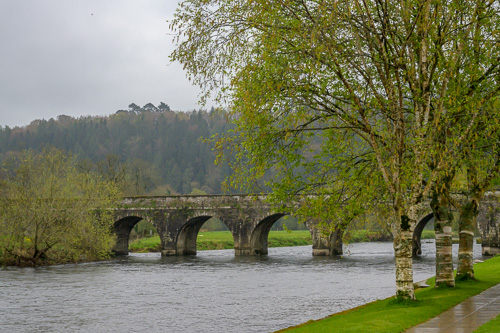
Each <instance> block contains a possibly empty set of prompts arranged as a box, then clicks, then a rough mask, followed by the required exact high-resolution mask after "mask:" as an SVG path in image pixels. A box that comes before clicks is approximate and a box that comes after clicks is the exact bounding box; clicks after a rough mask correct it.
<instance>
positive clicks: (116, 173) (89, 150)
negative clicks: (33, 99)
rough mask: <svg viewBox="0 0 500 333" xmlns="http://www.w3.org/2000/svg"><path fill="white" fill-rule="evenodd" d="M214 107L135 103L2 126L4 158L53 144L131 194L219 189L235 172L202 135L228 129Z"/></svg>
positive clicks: (214, 191) (0, 136)
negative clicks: (107, 111)
mask: <svg viewBox="0 0 500 333" xmlns="http://www.w3.org/2000/svg"><path fill="white" fill-rule="evenodd" d="M229 126H230V125H228V123H227V122H226V119H225V116H224V115H223V114H220V113H218V112H215V111H214V110H213V109H212V110H211V111H210V112H207V111H192V112H174V111H171V110H170V108H169V107H168V105H166V104H164V103H161V104H160V105H159V106H158V107H155V106H154V105H153V104H151V103H148V104H146V105H145V106H144V107H142V108H141V107H138V106H137V105H136V104H130V106H129V109H128V110H119V111H117V112H116V113H115V114H112V115H110V116H84V117H79V118H73V117H70V116H66V115H61V116H58V117H57V119H49V120H34V121H32V122H31V123H30V124H29V125H27V126H23V127H14V128H9V127H2V126H0V162H1V161H5V160H6V159H7V158H8V157H9V156H11V155H12V154H16V153H18V152H20V151H22V150H24V149H31V150H34V151H41V150H42V149H43V148H45V147H47V146H53V147H56V148H58V149H61V150H63V151H65V152H68V153H71V154H72V155H74V156H76V157H77V158H78V161H79V164H80V165H81V167H82V168H86V169H94V170H96V171H97V172H100V173H102V175H103V176H105V177H107V178H111V179H113V180H116V181H118V182H120V183H121V184H122V186H123V191H124V194H125V195H168V194H205V193H206V194H217V193H221V182H222V181H223V180H224V178H225V177H226V175H228V174H229V173H230V169H229V168H228V166H227V165H223V166H217V165H215V164H214V160H215V153H214V152H213V151H212V147H211V145H210V144H208V143H205V142H203V141H202V140H201V139H200V138H202V137H203V138H209V137H210V136H211V135H213V134H214V133H222V132H226V131H227V130H228V127H229Z"/></svg>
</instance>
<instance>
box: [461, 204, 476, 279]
mask: <svg viewBox="0 0 500 333" xmlns="http://www.w3.org/2000/svg"><path fill="white" fill-rule="evenodd" d="M477 210H478V204H477V200H476V199H472V200H470V201H469V202H467V203H465V204H464V205H462V207H460V219H459V224H458V227H459V247H458V267H457V277H456V279H457V280H466V279H474V262H473V254H474V253H473V251H474V250H473V249H474V226H475V224H476V216H477Z"/></svg>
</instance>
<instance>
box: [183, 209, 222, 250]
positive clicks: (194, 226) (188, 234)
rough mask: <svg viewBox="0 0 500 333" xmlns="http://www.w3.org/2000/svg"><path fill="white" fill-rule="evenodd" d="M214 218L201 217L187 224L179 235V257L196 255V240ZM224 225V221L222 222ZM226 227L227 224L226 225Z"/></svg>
mask: <svg viewBox="0 0 500 333" xmlns="http://www.w3.org/2000/svg"><path fill="white" fill-rule="evenodd" d="M212 217H214V216H209V215H201V216H197V217H194V218H192V219H190V220H189V221H188V222H186V223H185V224H184V225H183V226H182V228H181V229H180V231H179V234H178V235H177V255H195V254H196V239H197V238H198V233H199V232H200V229H201V227H202V226H203V224H205V222H207V221H208V220H209V219H211V218H212ZM222 223H224V221H222ZM224 224H225V225H226V226H227V224H226V223H224Z"/></svg>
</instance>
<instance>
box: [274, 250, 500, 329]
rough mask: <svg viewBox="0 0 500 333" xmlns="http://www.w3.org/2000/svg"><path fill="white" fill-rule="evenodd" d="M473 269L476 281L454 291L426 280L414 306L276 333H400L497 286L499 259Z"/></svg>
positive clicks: (388, 303)
mask: <svg viewBox="0 0 500 333" xmlns="http://www.w3.org/2000/svg"><path fill="white" fill-rule="evenodd" d="M474 269H475V275H476V278H477V281H461V282H457V285H456V287H455V288H438V289H435V288H434V279H429V280H428V281H427V283H428V284H429V285H430V287H428V288H425V289H421V290H417V292H416V297H417V301H416V302H409V303H406V304H405V303H396V302H395V301H394V299H393V298H390V299H385V300H380V301H375V302H372V303H369V304H366V305H364V306H361V307H358V308H355V309H352V310H348V311H344V312H341V313H338V314H334V315H332V316H330V317H327V318H325V319H321V320H317V321H309V322H307V323H305V324H302V325H299V326H296V327H291V328H289V329H284V330H281V331H279V332H285V331H286V332H333V331H334V332H367V331H369V332H402V331H404V330H406V329H408V328H410V327H412V326H415V325H417V324H419V323H422V322H424V321H426V320H428V319H430V318H432V317H435V316H437V315H438V314H440V313H442V312H443V311H446V310H447V309H449V308H451V307H452V306H454V305H456V304H458V303H460V302H462V301H464V300H466V299H467V298H469V297H471V296H474V295H477V294H479V293H480V292H482V291H483V290H486V289H488V288H490V287H492V286H494V285H496V284H497V283H500V274H498V272H499V271H500V257H495V258H492V259H489V260H487V261H485V262H484V263H479V264H476V265H475V266H474ZM492 325H497V324H496V323H495V322H493V323H492ZM494 329H498V326H494ZM486 332H489V331H486ZM495 332H498V330H496V331H495Z"/></svg>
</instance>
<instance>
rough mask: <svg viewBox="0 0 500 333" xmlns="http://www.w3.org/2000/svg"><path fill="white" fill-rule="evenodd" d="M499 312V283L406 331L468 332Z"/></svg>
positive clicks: (422, 332) (410, 332)
mask: <svg viewBox="0 0 500 333" xmlns="http://www.w3.org/2000/svg"><path fill="white" fill-rule="evenodd" d="M499 314H500V284H497V285H496V286H494V287H491V288H490V289H487V290H485V291H483V292H482V293H480V294H479V295H476V296H473V297H471V298H469V299H467V300H465V301H463V302H462V303H460V304H458V305H456V306H455V307H453V308H451V309H449V310H448V311H445V312H443V313H442V314H440V315H439V316H437V317H434V318H432V319H430V320H428V321H426V322H425V323H422V324H420V325H417V326H414V327H412V328H410V329H409V330H407V331H406V332H407V333H437V332H440V333H444V332H445V333H468V332H474V330H476V329H477V328H478V327H479V326H481V325H483V324H485V323H487V322H488V321H490V320H491V319H493V318H495V317H496V316H497V315H499Z"/></svg>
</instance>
